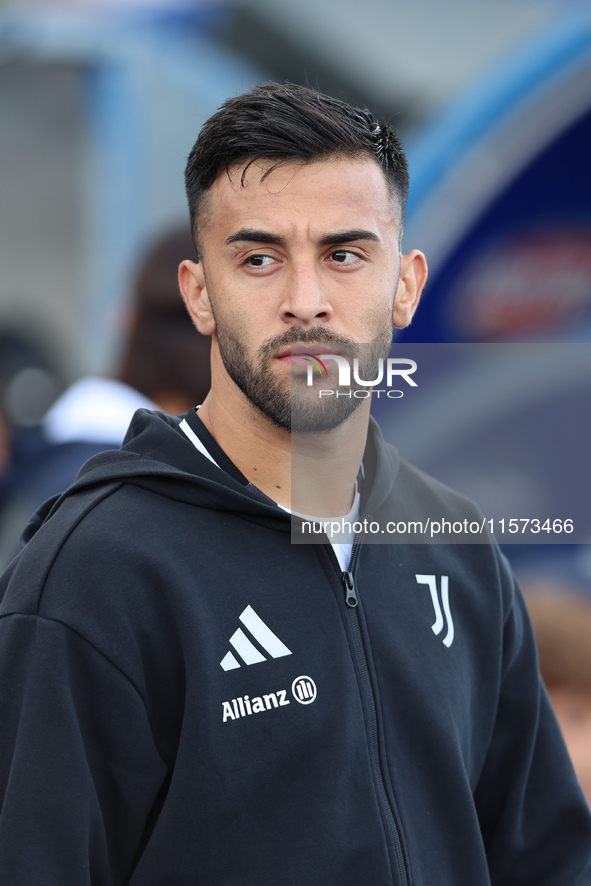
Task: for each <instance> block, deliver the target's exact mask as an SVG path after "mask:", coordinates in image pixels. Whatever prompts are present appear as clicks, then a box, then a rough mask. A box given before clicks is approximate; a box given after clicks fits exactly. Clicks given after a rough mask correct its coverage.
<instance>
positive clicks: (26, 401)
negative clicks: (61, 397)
mask: <svg viewBox="0 0 591 886" xmlns="http://www.w3.org/2000/svg"><path fill="white" fill-rule="evenodd" d="M62 389H63V381H62V380H61V379H60V377H59V372H58V371H57V369H56V367H55V366H54V365H53V361H52V360H51V359H50V358H49V356H48V354H47V353H46V348H44V347H43V345H42V344H41V343H40V342H39V341H37V340H36V339H35V338H34V337H32V336H31V334H30V332H28V331H22V330H20V329H17V328H11V327H7V328H5V329H2V330H1V331H0V511H1V509H2V507H3V505H4V503H5V501H7V500H8V499H10V497H11V495H12V494H13V493H14V491H15V490H16V489H18V488H19V487H20V486H21V485H22V484H23V483H24V482H26V479H27V477H28V476H29V474H30V472H31V470H34V469H35V466H36V465H37V464H38V462H39V460H40V459H42V457H43V454H44V452H45V451H46V446H47V444H46V441H45V439H44V437H43V434H42V433H41V428H40V424H39V423H40V421H41V420H42V418H43V415H44V414H45V412H46V411H47V409H48V407H49V406H50V405H51V403H52V402H53V401H54V400H55V397H56V395H57V393H58V392H59V391H60V390H62Z"/></svg>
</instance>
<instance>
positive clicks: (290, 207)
mask: <svg viewBox="0 0 591 886" xmlns="http://www.w3.org/2000/svg"><path fill="white" fill-rule="evenodd" d="M273 166H274V161H271V160H261V161H254V162H253V163H251V164H250V165H248V166H247V167H246V164H244V163H241V164H238V165H236V166H234V167H232V168H231V169H230V170H229V172H226V170H223V171H222V172H220V174H219V175H218V176H217V178H216V179H215V181H214V183H213V184H212V186H211V188H210V189H209V191H208V193H207V199H206V207H205V217H204V218H203V222H204V225H203V227H204V229H205V230H204V232H210V233H212V234H213V233H217V234H219V235H220V236H224V235H225V232H226V231H229V232H231V229H234V228H241V227H245V226H253V227H261V226H263V227H268V226H270V227H271V228H272V229H273V231H274V232H277V233H280V234H282V235H289V233H290V230H291V231H295V230H296V229H298V230H300V229H302V228H303V227H305V228H306V230H307V232H308V234H309V235H310V236H313V233H314V231H315V230H318V231H320V230H321V229H322V232H325V231H326V229H330V228H334V229H335V230H345V229H348V228H353V227H355V228H359V227H368V228H378V230H377V231H376V233H381V234H382V235H383V236H387V235H388V234H392V233H394V234H396V233H397V232H398V215H399V213H398V206H397V201H396V199H395V198H394V197H393V196H392V193H391V190H390V187H389V183H388V181H387V179H386V177H385V175H384V173H383V172H382V169H381V168H380V166H379V165H378V164H377V163H376V162H375V160H372V159H371V158H370V157H354V158H330V159H327V160H320V161H314V162H311V163H303V162H299V161H298V162H291V161H290V162H284V163H280V164H279V165H278V166H277V167H276V168H275V169H273ZM245 167H246V168H245Z"/></svg>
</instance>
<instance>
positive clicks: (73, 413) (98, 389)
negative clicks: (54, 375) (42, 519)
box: [0, 226, 210, 568]
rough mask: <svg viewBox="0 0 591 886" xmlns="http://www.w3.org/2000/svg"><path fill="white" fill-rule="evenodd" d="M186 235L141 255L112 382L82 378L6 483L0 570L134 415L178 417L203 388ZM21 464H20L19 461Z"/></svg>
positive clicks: (114, 444)
mask: <svg viewBox="0 0 591 886" xmlns="http://www.w3.org/2000/svg"><path fill="white" fill-rule="evenodd" d="M194 251H195V247H194V245H193V242H192V238H191V232H190V230H189V228H188V226H187V228H180V229H175V230H173V231H170V232H168V233H167V234H165V235H163V236H162V237H160V238H158V239H157V240H156V241H155V242H154V243H153V244H152V245H151V246H150V247H149V248H148V251H147V252H146V254H145V256H144V258H143V260H142V262H141V264H140V266H139V269H138V271H137V274H136V276H135V280H134V285H133V299H132V303H131V305H130V314H129V321H128V328H127V334H126V336H125V340H124V347H123V355H122V359H121V364H120V369H119V371H118V373H117V375H116V377H115V378H107V377H104V378H101V377H88V378H82V379H80V380H79V381H77V382H75V383H74V384H73V385H72V386H71V387H70V388H68V389H67V390H66V391H65V392H64V393H63V394H62V395H61V396H60V397H59V398H58V399H57V401H56V402H55V403H54V404H53V406H52V407H51V408H50V409H49V411H48V413H47V415H46V416H45V418H44V420H43V422H42V424H41V426H40V428H36V429H34V430H35V440H36V442H37V445H36V448H35V453H34V455H35V457H34V458H29V459H28V460H27V463H26V464H25V465H24V467H23V468H22V469H20V470H19V471H18V475H15V476H12V477H11V480H10V486H9V487H8V480H7V482H6V485H7V490H6V495H5V500H4V504H3V507H2V510H1V511H0V567H2V568H4V567H5V566H6V565H7V563H8V562H9V561H10V560H11V559H12V557H13V556H14V555H15V554H16V553H17V552H18V548H19V539H20V535H21V532H22V530H23V528H24V526H25V524H26V522H27V520H28V519H29V517H30V516H31V514H32V513H33V511H34V510H35V509H36V508H37V507H38V506H39V505H40V504H42V503H43V502H44V501H45V500H46V499H49V498H50V497H52V496H54V495H57V494H59V493H61V492H63V491H64V490H65V489H66V488H67V487H68V486H69V485H70V484H71V483H72V482H73V481H74V478H75V477H76V474H77V473H78V471H79V469H80V467H81V466H82V464H83V463H84V462H85V461H86V460H87V459H89V458H90V457H91V456H93V455H96V454H97V453H99V452H102V451H104V450H106V449H117V448H119V446H120V445H121V443H122V441H123V438H124V436H125V433H126V431H127V428H128V426H129V423H130V421H131V419H132V417H133V414H134V412H135V411H136V409H141V408H143V409H151V410H158V411H161V412H167V413H172V414H176V413H184V412H187V410H188V409H190V408H191V407H192V406H196V405H199V404H200V403H201V402H202V401H203V400H204V398H205V396H206V394H207V391H208V390H209V386H210V369H209V350H210V340H209V338H207V337H206V336H203V335H201V334H200V333H199V332H197V330H196V329H195V327H194V326H193V323H192V322H191V319H190V317H189V315H188V313H187V311H186V310H185V307H184V305H183V302H182V299H181V297H180V294H179V289H178V281H177V274H178V266H179V264H180V262H181V261H183V259H185V258H186V257H187V253H189V254H194ZM21 461H22V459H21Z"/></svg>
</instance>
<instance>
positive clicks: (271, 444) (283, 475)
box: [199, 380, 370, 517]
mask: <svg viewBox="0 0 591 886" xmlns="http://www.w3.org/2000/svg"><path fill="white" fill-rule="evenodd" d="M230 385H231V387H232V388H233V390H220V388H219V387H218V388H217V389H216V388H213V387H212V390H211V391H210V392H209V394H208V395H207V397H206V398H205V400H204V402H203V405H202V406H201V409H200V410H199V417H200V419H201V420H202V422H203V423H204V425H205V426H206V428H207V429H208V430H209V432H210V433H211V434H212V436H213V437H214V438H215V439H216V440H217V442H218V443H219V445H220V446H221V447H222V449H223V450H224V452H225V453H226V454H227V455H228V457H229V458H230V459H231V460H232V461H233V462H234V464H235V465H236V467H237V468H238V469H239V470H240V471H241V472H242V473H243V474H244V476H245V477H246V478H247V479H248V480H249V482H251V483H252V484H253V485H255V486H257V487H258V489H260V490H261V492H264V493H265V495H267V496H269V498H271V499H273V501H276V502H277V503H278V504H280V505H283V506H284V507H287V508H290V509H291V510H293V511H296V512H298V513H301V514H307V515H310V516H318V517H338V516H342V515H344V514H347V513H348V512H349V510H350V508H351V505H352V503H353V497H354V493H355V481H356V479H357V474H358V472H359V466H360V464H361V460H362V458H363V452H364V449H365V442H366V438H367V425H368V421H369V403H370V401H369V399H368V400H364V401H363V402H362V404H361V405H360V407H359V408H358V409H357V410H356V411H355V412H354V413H353V415H351V416H350V418H349V419H348V420H347V421H346V422H345V423H344V424H343V425H342V426H341V427H339V428H336V429H335V430H333V431H328V432H326V433H323V434H291V433H290V432H289V431H286V430H283V429H282V428H276V427H275V426H274V425H273V424H272V423H271V422H270V421H269V420H268V419H267V418H266V417H265V416H263V415H261V413H260V412H259V411H258V410H257V409H255V407H254V406H252V404H251V403H250V402H249V401H248V400H247V399H246V398H245V397H244V395H243V394H242V392H241V391H239V390H238V388H237V387H236V386H235V385H234V384H233V382H231V381H230V380H228V381H227V382H226V384H225V385H223V384H222V387H224V388H228V387H229V386H230Z"/></svg>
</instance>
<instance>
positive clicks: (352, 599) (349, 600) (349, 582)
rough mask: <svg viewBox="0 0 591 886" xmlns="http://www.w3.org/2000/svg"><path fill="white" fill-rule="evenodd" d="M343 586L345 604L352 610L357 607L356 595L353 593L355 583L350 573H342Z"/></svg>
mask: <svg viewBox="0 0 591 886" xmlns="http://www.w3.org/2000/svg"><path fill="white" fill-rule="evenodd" d="M343 584H344V585H345V593H346V595H347V597H346V600H345V602H346V604H347V606H350V607H351V609H354V608H355V607H356V606H357V594H356V593H355V582H354V581H353V573H352V572H343Z"/></svg>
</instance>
